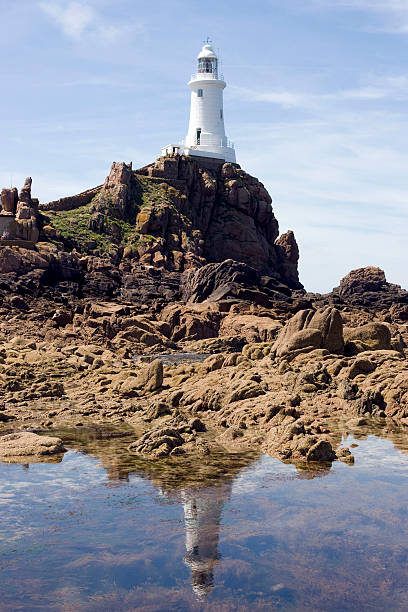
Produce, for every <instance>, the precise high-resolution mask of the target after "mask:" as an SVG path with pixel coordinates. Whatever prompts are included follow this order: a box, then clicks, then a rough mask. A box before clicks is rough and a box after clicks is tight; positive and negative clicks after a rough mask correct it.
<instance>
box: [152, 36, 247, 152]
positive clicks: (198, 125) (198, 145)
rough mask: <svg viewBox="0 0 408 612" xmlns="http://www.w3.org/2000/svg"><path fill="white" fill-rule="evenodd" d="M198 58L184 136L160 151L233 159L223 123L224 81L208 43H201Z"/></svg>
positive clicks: (189, 84)
mask: <svg viewBox="0 0 408 612" xmlns="http://www.w3.org/2000/svg"><path fill="white" fill-rule="evenodd" d="M197 60H198V66H197V72H196V73H195V74H193V75H192V77H191V79H190V81H189V83H188V86H189V88H190V90H191V105H190V123H189V127H188V133H187V137H186V139H185V141H184V142H183V143H182V144H178V145H168V146H167V147H165V148H164V149H163V150H162V154H163V155H168V154H172V153H181V154H183V155H198V156H200V157H212V158H216V159H223V160H225V161H227V162H233V163H235V150H234V145H233V144H232V143H231V142H230V141H229V140H228V139H227V136H226V134H225V127H224V104H223V92H224V89H225V87H226V83H225V81H224V77H223V75H222V74H220V73H219V66H218V57H217V55H216V54H215V52H214V50H213V48H212V46H211V44H209V43H207V44H205V45H204V46H203V48H202V49H201V51H200V53H199V54H198V58H197Z"/></svg>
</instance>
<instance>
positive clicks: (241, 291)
mask: <svg viewBox="0 0 408 612" xmlns="http://www.w3.org/2000/svg"><path fill="white" fill-rule="evenodd" d="M181 291H182V297H183V299H184V300H186V301H187V302H189V301H190V302H203V301H205V300H208V301H209V302H218V301H220V300H226V299H235V300H248V301H250V302H253V303H255V304H259V305H261V306H270V305H271V304H272V302H273V299H274V298H275V299H276V298H278V299H281V300H287V297H286V296H285V295H284V294H281V293H277V292H273V291H269V290H264V288H263V286H262V282H261V277H260V275H259V273H258V272H257V271H256V270H255V269H254V268H251V267H250V266H248V265H246V264H244V263H239V262H237V261H233V260H232V259H227V260H225V261H223V262H221V263H214V264H207V265H206V266H203V267H202V268H199V269H198V270H190V271H188V272H185V273H184V275H183V281H182V286H181Z"/></svg>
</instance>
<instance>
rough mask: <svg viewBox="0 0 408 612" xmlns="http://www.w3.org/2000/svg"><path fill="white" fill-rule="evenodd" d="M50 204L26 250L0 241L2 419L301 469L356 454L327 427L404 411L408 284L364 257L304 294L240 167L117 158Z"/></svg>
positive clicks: (266, 209) (145, 446) (141, 452)
mask: <svg viewBox="0 0 408 612" xmlns="http://www.w3.org/2000/svg"><path fill="white" fill-rule="evenodd" d="M27 184H28V183H27ZM30 185H31V183H30ZM88 196H89V198H92V199H90V201H89V202H88V201H85V200H87V198H88ZM30 198H31V194H28V195H27V198H26V199H30ZM63 200H64V201H62V200H61V201H57V202H53V203H50V204H48V205H39V213H38V215H39V216H38V218H37V221H36V223H37V225H38V227H39V228H40V230H39V231H40V240H39V241H38V242H37V243H36V244H35V246H30V247H29V248H24V246H21V244H18V245H17V244H16V245H13V244H10V241H7V244H3V245H0V423H1V429H2V433H4V434H10V433H15V432H21V431H27V430H30V431H31V432H33V431H36V430H39V429H41V430H42V432H44V431H48V430H49V431H52V430H53V429H58V427H61V426H63V425H66V424H70V425H73V426H76V427H83V426H86V425H87V424H95V423H112V424H118V425H126V427H128V428H129V429H130V430H131V432H132V434H131V435H130V436H129V446H128V452H129V454H130V455H137V456H139V457H143V458H146V459H151V460H160V459H161V458H163V457H170V458H172V457H176V456H179V457H181V456H183V455H186V456H190V455H191V454H194V455H198V456H201V457H203V458H205V457H208V456H211V454H212V453H214V452H217V451H218V450H219V449H224V450H231V451H237V450H246V449H253V450H260V451H263V452H267V453H269V454H271V455H272V456H274V457H278V458H280V459H281V460H284V461H290V462H293V463H295V464H299V465H302V464H307V463H309V464H312V463H315V462H329V461H333V460H337V459H338V460H342V461H346V462H352V461H353V457H352V452H351V450H350V449H348V448H344V447H343V446H342V445H341V435H339V427H338V424H339V423H341V424H342V427H345V428H354V429H356V428H359V427H364V426H365V424H366V423H367V421H370V422H377V423H378V424H380V425H381V427H383V428H384V427H385V428H386V427H388V426H389V427H391V428H392V427H395V424H396V423H397V425H398V426H400V427H405V426H407V425H408V362H407V355H408V351H407V342H408V292H407V291H405V290H403V289H401V288H400V287H398V286H397V285H392V284H390V283H388V282H387V281H386V278H385V275H384V273H383V272H382V271H381V270H379V269H378V268H362V269H360V270H354V271H352V272H351V273H350V274H348V275H347V276H346V277H345V278H344V279H343V280H342V281H341V282H340V285H339V286H338V287H337V288H335V289H334V290H333V291H332V292H331V293H330V294H327V295H318V294H308V293H306V292H305V290H304V289H303V287H302V285H301V284H300V282H299V278H298V273H297V261H298V257H299V252H298V248H297V245H296V241H295V238H294V235H293V233H292V232H287V233H286V234H284V235H283V236H281V237H280V238H279V237H278V234H279V232H278V224H277V221H276V219H275V217H274V215H273V212H272V208H271V199H270V197H269V195H268V194H267V192H266V191H265V189H264V187H263V185H262V184H261V183H259V181H257V179H254V178H253V177H250V176H249V175H247V174H246V173H244V172H243V171H242V170H241V169H239V167H237V166H234V165H232V164H224V165H223V166H222V167H220V168H216V169H208V168H202V167H199V166H197V164H196V162H194V163H193V162H191V161H189V160H186V159H183V158H179V156H175V157H174V158H170V159H161V160H158V162H156V163H155V164H152V165H151V166H148V167H146V168H145V169H141V170H139V171H137V172H136V173H135V172H133V170H132V169H131V166H128V165H126V164H114V165H113V167H112V171H111V173H110V175H109V177H108V178H107V179H106V181H105V184H104V185H103V186H101V187H98V188H95V189H94V190H89V192H84V193H83V194H80V196H78V198H77V200H76V199H75V197H72V198H65V199H63ZM65 200H66V201H65ZM67 208H68V210H67ZM41 210H43V212H41ZM10 214H11V213H10ZM66 215H72V216H71V217H70V216H66ZM84 220H85V221H84ZM52 223H53V225H52ZM84 223H85V225H86V228H85V225H84ZM64 224H65V225H64ZM84 228H85V229H86V231H85V229H84ZM89 232H90V233H89ZM98 237H99V238H98ZM98 240H99V243H98ZM105 243H109V249H108V250H107V251H104V250H103V248H105V247H104V245H105ZM184 354H186V357H185V358H182V356H183V355H184ZM169 355H170V356H171V355H174V356H177V355H178V356H181V358H180V359H177V357H175V359H174V362H173V363H172V359H170V358H169V357H168V356H169ZM336 423H337V425H336ZM33 435H34V434H33ZM29 438H30V436H27V435H26V434H23V436H22V437H21V436H20V437H18V436H17V437H14V438H13V437H12V438H9V439H8V440H5V439H4V440H3V442H4V443H5V442H10V443H11V442H12V441H13V439H15V440H17V441H18V443H19V444H20V446H21V444H23V443H24V439H25V440H26V441H27V442H28V443H30V444H31V445H32V447H33V448H35V441H34V440H33V438H32V437H31V438H30V439H29ZM1 440H2V439H1V438H0V447H1ZM55 448H56V449H57V450H56V451H55V452H62V450H63V449H62V448H61V445H59V443H55ZM7 453H8V456H12V451H10V449H9V448H8V450H7ZM0 454H1V448H0ZM21 454H23V455H24V452H23V451H21V448H20V451H19V452H18V453H17V455H21ZM28 454H30V453H29V450H27V452H26V455H28Z"/></svg>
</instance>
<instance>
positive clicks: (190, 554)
mask: <svg viewBox="0 0 408 612" xmlns="http://www.w3.org/2000/svg"><path fill="white" fill-rule="evenodd" d="M231 491H232V482H231V481H228V482H224V483H222V484H218V485H216V486H213V487H205V488H191V489H187V488H186V489H183V490H182V492H181V501H182V504H183V509H184V524H185V530H186V551H187V552H186V555H185V557H184V562H185V564H186V565H187V566H188V567H189V568H190V569H191V585H192V588H193V591H194V593H195V594H196V595H197V597H198V598H199V599H203V598H204V597H205V596H206V595H208V593H209V592H210V591H211V589H212V587H213V586H214V567H215V565H216V563H217V561H218V560H219V559H220V555H219V552H218V541H219V534H220V524H221V515H222V510H223V507H224V504H225V502H226V501H227V500H228V499H229V497H230V495H231Z"/></svg>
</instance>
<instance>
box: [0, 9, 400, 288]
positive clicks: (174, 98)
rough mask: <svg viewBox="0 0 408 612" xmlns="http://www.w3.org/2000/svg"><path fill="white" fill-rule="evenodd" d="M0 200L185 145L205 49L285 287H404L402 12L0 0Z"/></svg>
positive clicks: (47, 193) (96, 175)
mask: <svg viewBox="0 0 408 612" xmlns="http://www.w3.org/2000/svg"><path fill="white" fill-rule="evenodd" d="M0 23H1V36H0V83H1V95H0V186H1V187H8V186H10V184H13V185H16V186H18V187H21V186H22V184H23V181H24V178H25V177H26V176H32V177H33V195H34V196H35V197H39V199H40V201H41V202H47V201H49V200H52V199H56V198H58V197H62V196H67V195H72V194H75V193H78V192H80V191H81V190H84V189H87V188H90V187H93V186H95V185H99V184H101V183H102V182H103V180H104V178H105V176H106V175H107V174H108V172H109V168H110V165H111V163H112V162H113V161H132V162H133V167H134V168H137V167H141V166H143V165H145V164H147V163H150V162H152V161H153V160H154V159H155V158H156V157H158V156H159V155H160V151H161V148H162V147H163V146H165V145H167V144H168V143H169V142H178V141H179V140H181V139H182V138H184V137H185V136H186V133H187V127H188V116H189V90H188V87H187V81H188V79H189V76H190V74H191V73H193V72H194V71H195V66H196V59H195V58H196V56H197V53H198V52H199V50H200V48H201V46H202V44H203V41H204V39H205V38H206V37H207V36H209V37H210V38H211V39H212V40H213V41H214V46H215V47H216V48H217V49H219V54H220V57H221V59H222V70H223V72H224V75H225V79H226V81H227V88H226V90H225V100H224V106H225V110H224V116H225V123H226V131H227V135H228V137H229V138H230V139H231V140H233V141H234V142H235V147H236V153H237V161H238V163H239V164H240V165H241V166H242V168H243V169H244V170H245V171H247V172H248V173H250V174H252V175H254V176H256V177H257V178H259V179H260V180H261V181H262V182H263V183H264V185H265V186H266V188H267V189H268V191H269V193H270V194H271V196H272V198H273V208H274V211H275V215H276V217H277V218H278V220H279V225H280V231H281V232H282V233H283V232H285V231H287V229H292V230H293V231H294V232H295V235H296V238H297V240H298V243H299V247H300V266H299V268H300V279H301V281H302V282H303V284H304V285H305V287H306V288H307V289H308V290H309V291H319V292H322V293H323V292H327V291H330V290H331V289H332V288H333V287H335V286H337V285H338V284H339V281H340V279H341V278H342V277H344V276H345V275H346V274H347V273H348V272H349V271H350V270H352V269H355V268H359V267H364V266H368V265H372V266H379V267H381V268H382V269H384V270H385V272H386V276H387V279H388V280H389V281H390V282H394V283H397V284H399V285H402V286H404V287H408V254H407V235H408V116H407V110H406V109H407V101H408V66H407V57H408V0H308V1H307V2H306V0H285V1H283V0H253V1H252V2H247V0H245V1H244V0H235V1H234V2H232V1H231V0H206V1H205V2H202V1H200V2H199V1H197V0H172V1H171V2H168V1H164V0H155V2H146V1H145V0H143V1H141V0H77V1H74V0H0Z"/></svg>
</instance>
